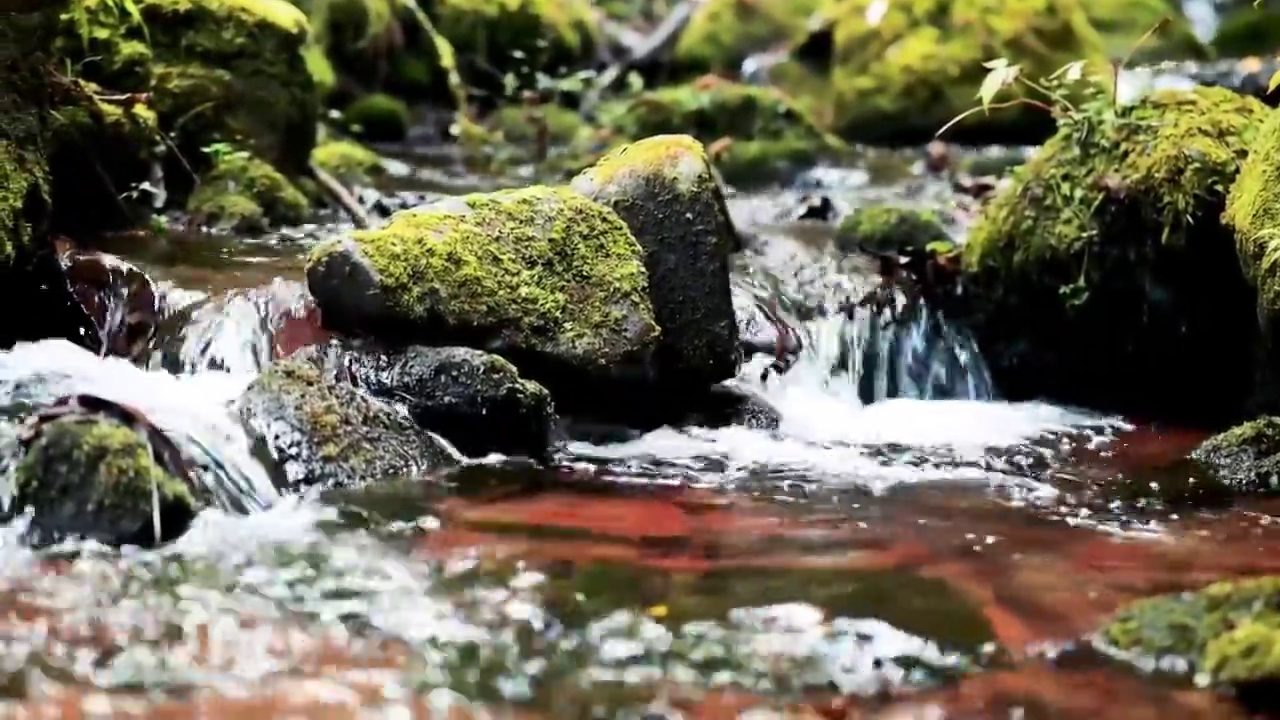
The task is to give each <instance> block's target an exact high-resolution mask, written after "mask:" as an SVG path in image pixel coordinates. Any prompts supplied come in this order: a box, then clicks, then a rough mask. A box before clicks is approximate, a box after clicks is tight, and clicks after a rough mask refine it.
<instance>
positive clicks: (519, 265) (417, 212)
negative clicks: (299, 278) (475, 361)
mask: <svg viewBox="0 0 1280 720" xmlns="http://www.w3.org/2000/svg"><path fill="white" fill-rule="evenodd" d="M307 282H308V285H309V286H310V288H311V293H312V295H314V296H315V298H316V301H317V303H318V304H319V305H320V309H321V311H322V317H323V318H324V322H325V325H326V326H327V327H329V328H331V329H334V330H338V331H340V332H345V333H349V334H354V335H367V336H373V337H376V338H380V339H383V340H386V341H388V342H391V343H395V344H413V343H429V344H437V345H440V344H452V345H463V346H467V347H476V348H480V349H484V350H487V351H490V352H496V353H498V354H500V355H504V356H507V357H508V358H509V359H512V360H513V361H515V363H516V365H517V366H518V367H520V369H521V372H522V373H524V374H526V375H528V376H529V377H531V378H532V379H534V380H537V381H539V382H544V384H548V386H549V387H550V388H551V389H552V391H553V392H555V393H556V399H557V402H559V401H560V397H561V396H560V394H559V390H560V387H562V386H563V385H564V384H566V383H568V384H570V385H572V383H571V382H570V379H573V382H577V381H581V380H585V379H586V378H589V377H597V378H598V377H606V376H607V377H611V378H615V377H620V376H630V375H632V374H634V373H642V374H643V373H647V372H648V368H649V355H650V352H651V350H652V349H653V347H654V345H655V344H656V342H657V339H658V334H659V331H658V326H657V325H656V324H655V323H654V321H653V310H652V308H651V306H650V304H649V298H648V295H647V293H648V284H649V280H648V274H647V273H646V272H645V267H644V260H643V253H642V251H641V248H640V245H639V244H638V243H637V242H636V240H635V238H634V237H632V235H631V233H630V231H628V229H627V226H626V225H625V224H624V223H623V222H622V220H621V219H619V218H618V216H617V215H616V214H614V213H613V211H611V210H609V209H608V208H606V207H604V206H602V205H598V204H596V203H593V202H591V201H590V200H588V199H587V198H585V197H583V196H582V195H580V194H578V193H576V192H573V191H571V190H568V189H557V188H548V187H531V188H525V189H521V190H509V191H502V192H496V193H489V194H475V195H467V196H465V197H461V198H454V199H450V200H445V201H441V202H439V203H436V204H433V205H429V206H426V207H423V208H417V209H414V210H409V211H405V212H401V213H397V214H396V215H394V216H393V217H392V219H391V222H390V223H389V224H388V225H387V226H386V227H385V228H382V229H380V230H370V231H361V232H357V233H355V234H354V235H353V236H352V238H351V239H349V240H345V241H333V242H329V243H326V244H323V245H320V246H317V247H316V249H315V250H313V252H312V254H311V257H310V258H309V261H308V264H307ZM580 389H583V391H585V386H582V388H580Z"/></svg>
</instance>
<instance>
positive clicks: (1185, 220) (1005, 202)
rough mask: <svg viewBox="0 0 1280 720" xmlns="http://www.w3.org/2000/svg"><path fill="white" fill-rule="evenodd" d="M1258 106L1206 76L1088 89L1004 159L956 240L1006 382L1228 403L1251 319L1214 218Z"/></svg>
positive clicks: (1182, 403)
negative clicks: (1006, 171) (1124, 93)
mask: <svg viewBox="0 0 1280 720" xmlns="http://www.w3.org/2000/svg"><path fill="white" fill-rule="evenodd" d="M1266 113H1267V109H1266V107H1265V106H1263V105H1262V104H1261V103H1260V102H1258V101H1256V100H1254V99H1252V98H1247V97H1243V96H1240V95H1236V94H1234V93H1232V92H1230V91H1227V90H1222V89H1217V88H1200V89H1197V90H1194V91H1186V92H1184V91H1162V92H1157V93H1153V94H1151V95H1149V96H1147V97H1145V98H1144V99H1142V100H1140V101H1138V102H1137V103H1134V104H1132V105H1122V106H1119V107H1118V108H1117V107H1115V106H1114V105H1113V104H1112V103H1110V102H1098V103H1094V104H1092V105H1090V106H1087V107H1085V108H1082V109H1081V111H1080V112H1078V113H1076V114H1073V115H1069V116H1066V117H1064V119H1063V122H1062V125H1061V127H1060V129H1059V131H1058V133H1057V134H1056V135H1055V136H1054V137H1053V138H1052V139H1050V140H1049V141H1048V142H1047V143H1046V144H1045V145H1044V146H1043V147H1042V148H1041V149H1040V150H1039V152H1038V153H1037V154H1036V155H1035V156H1034V157H1033V158H1032V159H1031V161H1030V162H1028V163H1027V164H1026V165H1024V166H1022V167H1020V168H1018V169H1017V170H1016V171H1014V173H1013V175H1012V183H1011V184H1010V185H1009V186H1008V187H1007V188H1005V189H1003V190H1002V191H1000V192H999V193H998V194H997V195H996V196H995V197H994V198H993V199H992V200H991V201H990V202H989V203H988V204H987V205H986V206H985V207H984V209H983V211H982V212H981V214H980V215H979V217H978V219H977V221H976V222H975V223H974V225H973V227H972V228H971V230H970V233H969V236H968V239H967V241H966V242H965V244H964V248H963V266H964V271H965V276H966V277H965V286H966V288H967V289H968V295H969V297H970V299H971V301H972V306H971V308H970V311H971V313H970V323H971V325H972V326H973V327H974V329H975V330H976V332H977V336H978V342H979V345H980V346H981V347H982V349H983V352H984V355H985V356H986V357H987V358H988V361H989V362H990V363H991V365H992V373H993V376H994V378H995V380H996V382H997V384H999V385H1000V386H1001V387H1002V389H1003V390H1004V391H1005V393H1006V394H1007V395H1008V396H1010V397H1030V396H1037V395H1040V396H1049V397H1054V398H1056V399H1059V400H1064V401H1068V402H1077V403H1080V404H1085V405H1090V406H1094V407H1104V408H1110V409H1116V410H1124V411H1128V412H1146V413H1156V414H1157V415H1163V414H1166V413H1172V414H1174V415H1175V416H1176V415H1177V414H1178V413H1182V414H1184V415H1185V414H1187V413H1195V414H1196V417H1183V418H1181V419H1184V420H1198V421H1199V420H1202V421H1222V420H1224V419H1232V418H1236V417H1238V416H1239V413H1240V412H1241V409H1242V408H1243V407H1244V406H1245V404H1246V402H1247V401H1248V399H1249V398H1250V396H1251V394H1252V393H1253V389H1254V387H1253V379H1254V377H1255V373H1254V367H1253V362H1254V356H1255V345H1256V341H1257V335H1258V331H1257V320H1256V315H1255V312H1254V302H1255V301H1254V297H1253V291H1252V289H1251V288H1249V286H1248V284H1247V283H1246V282H1245V279H1244V277H1243V276H1242V274H1241V272H1240V263H1239V261H1238V259H1237V257H1236V253H1235V248H1234V243H1233V242H1232V237H1231V233H1230V231H1229V230H1227V229H1225V228H1224V227H1223V226H1222V224H1221V223H1220V221H1219V217H1220V215H1221V214H1222V209H1223V206H1224V203H1225V200H1226V193H1227V188H1228V187H1230V186H1231V184H1232V182H1233V181H1234V180H1235V178H1236V175H1237V173H1238V172H1239V170H1240V167H1241V163H1242V162H1243V161H1244V159H1245V156H1246V154H1247V153H1248V150H1249V147H1250V143H1251V140H1252V138H1253V136H1254V135H1255V133H1256V131H1257V129H1258V127H1259V126H1260V125H1261V124H1262V121H1263V119H1264V118H1265V117H1266ZM1152 367H1160V368H1162V372H1160V373H1152V372H1150V369H1151V368H1152ZM1172 377H1182V378H1197V377H1204V378H1213V379H1214V380H1213V382H1212V383H1194V382H1192V383H1186V382H1183V383H1179V384H1178V386H1177V387H1178V391H1177V392H1172V391H1171V390H1170V388H1169V387H1168V386H1166V385H1164V382H1165V381H1166V379H1167V378H1172Z"/></svg>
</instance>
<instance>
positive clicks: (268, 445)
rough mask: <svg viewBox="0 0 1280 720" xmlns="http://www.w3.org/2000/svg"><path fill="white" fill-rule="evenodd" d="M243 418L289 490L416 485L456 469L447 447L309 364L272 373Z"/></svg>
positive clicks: (240, 406)
mask: <svg viewBox="0 0 1280 720" xmlns="http://www.w3.org/2000/svg"><path fill="white" fill-rule="evenodd" d="M236 410H237V412H238V413H239V414H240V418H241V420H242V421H243V422H244V424H245V427H246V429H247V430H248V432H249V434H250V437H252V438H253V440H254V442H255V444H256V445H258V446H259V448H260V449H262V450H263V451H265V453H266V454H267V455H268V456H269V457H270V459H271V461H272V464H273V465H274V466H275V469H276V470H277V473H276V477H277V483H278V484H280V485H283V486H285V487H298V486H310V485H325V486H330V487H345V486H353V485H359V484H362V483H366V482H372V481H377V480H382V479H385V478H405V477H410V478H415V477H420V476H422V475H425V474H427V473H430V472H433V471H436V470H439V469H442V468H446V467H449V466H452V465H454V464H455V463H456V458H455V457H454V455H453V453H452V452H450V451H449V449H448V448H447V447H446V446H445V445H444V444H443V443H441V442H440V441H438V440H437V439H435V438H434V437H432V436H431V435H429V434H428V433H426V432H424V431H423V430H421V429H420V428H418V427H416V426H415V425H414V424H413V423H412V422H411V421H410V420H409V419H408V418H405V417H404V416H402V415H401V414H400V413H398V412H397V411H396V410H395V409H394V408H391V407H389V406H387V405H384V404H382V403H380V402H378V401H376V400H374V399H372V398H370V397H368V396H366V395H364V394H363V393H361V392H360V391H358V390H356V389H355V388H353V387H350V386H347V385H343V384H340V383H337V382H334V381H332V380H329V379H328V378H325V377H324V375H323V374H322V373H321V371H320V370H319V369H318V368H316V367H315V366H314V365H311V364H309V363H306V362H300V361H297V360H283V361H280V362H277V363H274V364H273V365H271V366H270V367H268V368H267V369H266V370H265V371H264V372H263V373H262V375H260V376H258V378H257V379H256V380H254V381H253V382H252V383H251V384H250V385H249V387H248V388H247V389H246V390H245V392H244V394H243V395H242V396H241V397H240V399H239V400H238V401H237V402H236Z"/></svg>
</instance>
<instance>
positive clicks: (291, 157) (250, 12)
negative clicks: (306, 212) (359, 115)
mask: <svg viewBox="0 0 1280 720" xmlns="http://www.w3.org/2000/svg"><path fill="white" fill-rule="evenodd" d="M125 7H130V8H136V10H137V13H136V14H135V13H133V12H129V11H127V10H126V9H125ZM139 20H140V21H141V22H139ZM307 36H308V25H307V20H306V16H304V15H303V14H302V12H301V11H299V10H298V9H297V8H295V7H293V6H292V5H290V4H289V3H288V2H286V0H133V2H131V3H130V4H129V5H128V6H122V5H121V4H120V3H118V2H115V1H114V0H72V1H71V5H70V8H69V9H68V11H67V12H66V13H65V15H64V34H63V37H62V39H61V41H60V45H59V49H60V51H61V52H63V53H64V54H66V55H67V56H68V57H70V58H72V60H73V62H76V63H78V67H79V68H80V72H81V73H82V74H83V76H84V77H85V78H86V79H88V80H92V81H95V82H97V83H99V84H101V85H102V86H103V87H105V88H108V89H110V90H112V91H115V92H149V93H151V98H152V101H151V105H152V107H153V108H154V109H155V111H156V113H157V114H158V115H159V118H160V124H161V127H162V128H163V129H164V130H165V132H166V133H167V134H168V135H169V137H170V138H171V139H173V140H174V141H175V142H176V144H177V146H178V148H179V151H180V153H181V154H182V155H183V156H184V158H183V159H185V160H186V161H187V162H189V163H193V162H199V159H200V151H201V150H202V149H203V148H204V147H205V146H207V145H209V144H212V143H214V142H235V143H238V144H241V145H243V146H245V147H247V148H249V149H251V150H252V151H253V152H254V154H255V155H257V156H259V157H261V158H263V159H264V160H266V161H268V162H270V163H271V164H272V165H274V166H276V167H278V168H280V169H281V170H282V171H284V172H286V173H287V174H295V173H296V174H301V173H302V172H303V171H305V169H306V163H307V159H308V156H309V155H310V152H311V147H312V145H314V143H315V132H316V122H317V119H318V117H319V102H318V98H317V93H316V88H315V82H314V80H313V79H312V76H311V73H310V71H309V70H308V68H307V62H306V59H305V58H304V57H303V53H302V49H303V46H304V44H305V43H306V42H307ZM172 165H173V167H174V171H173V172H171V173H169V177H170V178H180V177H182V176H183V171H182V163H181V161H179V160H178V159H177V158H172ZM171 189H172V188H171Z"/></svg>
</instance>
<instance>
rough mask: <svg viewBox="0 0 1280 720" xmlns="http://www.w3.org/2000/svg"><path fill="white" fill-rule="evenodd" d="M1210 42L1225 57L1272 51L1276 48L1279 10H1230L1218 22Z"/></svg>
mask: <svg viewBox="0 0 1280 720" xmlns="http://www.w3.org/2000/svg"><path fill="white" fill-rule="evenodd" d="M1212 45H1213V49H1214V50H1216V51H1217V52H1218V54H1219V55H1221V56H1222V57H1228V58H1239V57H1248V56H1250V55H1272V54H1275V53H1276V52H1277V51H1280V10H1278V9H1276V8H1274V7H1272V8H1263V9H1258V8H1255V7H1242V8H1238V9H1236V10H1233V11H1231V12H1230V13H1228V14H1227V15H1226V17H1224V18H1222V20H1221V22H1220V23H1219V24H1218V32H1217V34H1215V35H1214V36H1213V42H1212Z"/></svg>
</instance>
